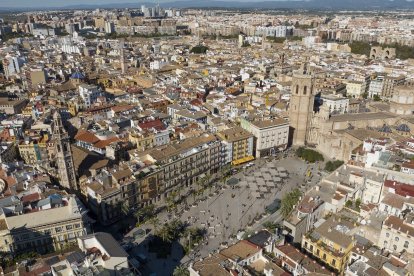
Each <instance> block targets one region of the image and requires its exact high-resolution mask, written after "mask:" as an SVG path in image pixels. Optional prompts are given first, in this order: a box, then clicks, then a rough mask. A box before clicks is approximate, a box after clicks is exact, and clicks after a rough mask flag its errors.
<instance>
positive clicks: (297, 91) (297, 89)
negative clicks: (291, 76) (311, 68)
mask: <svg viewBox="0 0 414 276" xmlns="http://www.w3.org/2000/svg"><path fill="white" fill-rule="evenodd" d="M296 94H299V85H296Z"/></svg>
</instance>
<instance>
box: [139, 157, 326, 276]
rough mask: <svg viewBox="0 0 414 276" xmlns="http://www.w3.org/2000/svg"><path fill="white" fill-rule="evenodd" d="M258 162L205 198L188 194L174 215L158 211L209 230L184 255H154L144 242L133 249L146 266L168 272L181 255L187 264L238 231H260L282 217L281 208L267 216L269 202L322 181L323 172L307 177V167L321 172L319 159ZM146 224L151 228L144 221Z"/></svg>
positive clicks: (165, 219) (162, 220) (228, 240)
mask: <svg viewBox="0 0 414 276" xmlns="http://www.w3.org/2000/svg"><path fill="white" fill-rule="evenodd" d="M254 164H255V165H254V166H252V167H250V168H243V169H241V171H240V172H239V173H237V174H235V175H233V176H232V178H235V179H237V180H239V181H238V183H237V184H235V185H224V186H223V185H220V186H217V187H218V188H217V189H216V190H214V189H213V190H209V189H207V190H206V191H205V193H204V194H203V195H202V196H201V197H200V198H201V199H200V198H196V199H195V200H194V199H193V198H192V197H191V198H188V200H187V205H184V204H182V205H179V206H178V211H177V212H176V213H175V214H170V213H167V212H163V213H161V214H159V215H158V219H159V221H160V223H166V222H168V221H169V220H171V219H174V218H178V219H180V220H181V221H183V222H187V223H188V224H190V227H200V228H204V229H206V231H207V235H206V237H205V240H204V241H203V242H202V243H201V244H199V245H198V246H196V247H195V248H194V249H193V250H192V252H191V253H190V254H189V256H184V257H183V256H182V254H180V252H179V251H177V249H176V248H175V249H173V251H174V252H173V254H172V255H173V256H172V257H171V258H170V259H167V260H156V257H155V254H152V253H148V251H147V246H146V245H145V243H141V244H140V245H139V246H137V247H136V248H134V252H139V253H143V254H145V255H146V256H148V258H149V262H148V264H147V269H148V270H149V271H152V272H157V271H164V272H165V270H166V269H167V270H168V267H169V266H172V267H173V266H176V265H177V262H178V260H181V263H187V262H189V261H191V260H192V259H195V258H200V257H205V256H207V255H208V254H209V253H211V252H212V251H213V250H218V249H220V248H221V245H222V244H225V243H228V244H231V243H232V242H234V241H235V235H236V234H237V233H238V232H239V231H242V230H247V231H257V230H260V229H261V227H262V226H261V225H262V224H263V223H264V222H265V221H268V220H269V221H273V222H280V221H281V220H282V217H281V216H280V214H279V213H278V212H276V213H275V214H272V215H265V216H262V214H264V213H265V208H266V206H268V205H270V204H271V203H272V202H274V201H275V200H281V198H282V197H283V195H284V194H285V193H287V192H290V191H292V190H293V189H294V188H300V189H301V190H305V189H308V188H310V187H311V186H312V185H315V184H316V183H317V182H318V181H319V180H320V176H318V175H317V174H316V173H315V176H314V177H313V178H312V179H311V180H309V177H308V178H307V171H308V170H312V171H317V169H318V165H317V164H312V165H308V164H306V163H305V162H304V161H302V160H299V159H297V158H295V157H288V158H285V159H281V160H278V159H274V160H265V159H260V160H256V161H255V162H254ZM306 178H307V179H306ZM142 228H145V229H148V228H149V229H151V228H152V227H151V225H143V226H142ZM161 263H162V265H160V264H161ZM157 275H158V274H157Z"/></svg>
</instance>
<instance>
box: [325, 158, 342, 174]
mask: <svg viewBox="0 0 414 276" xmlns="http://www.w3.org/2000/svg"><path fill="white" fill-rule="evenodd" d="M343 164H344V161H341V160H335V161H333V162H332V161H328V162H326V164H325V171H328V172H333V171H334V170H336V169H337V168H339V167H340V166H342V165H343Z"/></svg>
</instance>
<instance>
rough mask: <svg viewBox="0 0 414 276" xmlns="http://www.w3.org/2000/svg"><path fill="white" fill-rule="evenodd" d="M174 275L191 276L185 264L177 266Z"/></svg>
mask: <svg viewBox="0 0 414 276" xmlns="http://www.w3.org/2000/svg"><path fill="white" fill-rule="evenodd" d="M173 276H190V271H188V269H187V268H186V267H185V266H182V265H180V266H177V267H176V268H175V269H174V272H173Z"/></svg>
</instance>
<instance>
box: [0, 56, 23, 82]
mask: <svg viewBox="0 0 414 276" xmlns="http://www.w3.org/2000/svg"><path fill="white" fill-rule="evenodd" d="M25 63H26V59H25V58H22V57H17V56H6V57H5V58H4V59H3V70H4V75H5V76H6V78H10V77H11V76H13V75H15V74H18V73H20V72H21V70H20V68H21V67H22V66H23V65H24V64H25Z"/></svg>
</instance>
